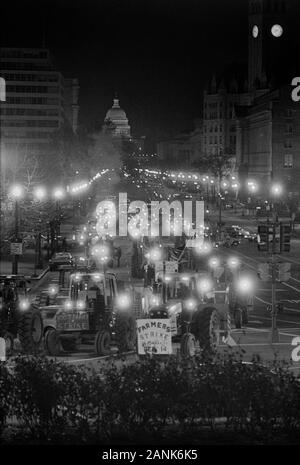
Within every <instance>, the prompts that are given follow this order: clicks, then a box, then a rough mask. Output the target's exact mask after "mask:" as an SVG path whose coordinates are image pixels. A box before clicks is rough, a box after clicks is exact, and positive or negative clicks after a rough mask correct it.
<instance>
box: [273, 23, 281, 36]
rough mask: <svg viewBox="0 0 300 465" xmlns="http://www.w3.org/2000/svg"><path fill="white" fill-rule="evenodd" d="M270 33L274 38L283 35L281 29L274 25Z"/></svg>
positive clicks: (278, 25)
mask: <svg viewBox="0 0 300 465" xmlns="http://www.w3.org/2000/svg"><path fill="white" fill-rule="evenodd" d="M271 33H272V35H273V36H274V37H280V36H281V35H282V33H283V29H282V27H281V26H280V24H274V26H272V28H271Z"/></svg>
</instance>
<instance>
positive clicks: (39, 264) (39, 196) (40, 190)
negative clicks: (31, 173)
mask: <svg viewBox="0 0 300 465" xmlns="http://www.w3.org/2000/svg"><path fill="white" fill-rule="evenodd" d="M33 196H34V199H35V200H36V202H38V203H40V202H43V201H45V200H46V196H47V192H46V189H45V188H44V187H43V186H39V187H36V188H35V189H34V192H33ZM41 226H42V225H41V219H39V224H38V226H37V233H36V245H35V252H36V256H35V275H36V274H37V273H36V270H37V269H38V268H43V258H42V249H41V236H42V233H41V229H42V227H41Z"/></svg>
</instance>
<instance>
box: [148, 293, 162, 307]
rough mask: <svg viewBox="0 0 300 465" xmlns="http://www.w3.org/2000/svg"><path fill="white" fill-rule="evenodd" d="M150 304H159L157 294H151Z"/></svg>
mask: <svg viewBox="0 0 300 465" xmlns="http://www.w3.org/2000/svg"><path fill="white" fill-rule="evenodd" d="M150 304H151V305H152V306H155V305H159V304H160V297H159V296H158V295H153V296H152V297H151V299H150Z"/></svg>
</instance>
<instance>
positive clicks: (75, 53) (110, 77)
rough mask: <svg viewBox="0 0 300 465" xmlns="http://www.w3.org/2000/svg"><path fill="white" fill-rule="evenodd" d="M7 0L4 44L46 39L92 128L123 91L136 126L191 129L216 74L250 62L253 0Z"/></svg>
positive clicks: (154, 130) (145, 130)
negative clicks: (72, 80) (74, 80)
mask: <svg viewBox="0 0 300 465" xmlns="http://www.w3.org/2000/svg"><path fill="white" fill-rule="evenodd" d="M292 1H293V2H294V3H295V5H296V4H297V0H292ZM4 3H5V5H2V11H1V36H2V37H1V43H2V44H3V45H4V46H15V47H41V46H42V45H43V40H44V39H45V41H46V47H47V48H49V49H50V51H51V52H52V54H53V57H54V58H55V64H56V66H57V68H58V69H60V70H61V71H62V72H63V73H64V75H65V76H67V77H78V78H79V81H80V87H81V89H80V107H81V111H80V121H81V124H82V125H84V126H87V127H91V126H93V125H94V124H95V121H96V120H98V121H102V120H103V119H104V117H105V113H106V111H107V110H108V108H109V107H110V106H111V104H112V98H113V95H114V92H115V91H117V93H118V96H119V98H120V104H121V106H122V107H123V108H124V109H125V111H126V113H127V117H128V118H129V122H130V124H131V127H132V132H133V134H134V135H143V134H145V135H147V136H153V137H158V138H163V137H166V136H168V135H171V134H174V133H176V132H177V131H182V130H185V129H190V128H192V127H193V123H192V122H193V119H194V118H196V117H199V116H201V109H202V94H203V87H204V86H205V84H206V82H207V80H208V79H209V78H210V76H211V73H212V72H216V73H217V74H218V73H221V72H222V70H223V69H224V68H226V66H228V65H230V64H231V63H234V62H241V63H244V65H246V63H247V39H248V38H247V11H248V1H247V0H149V1H148V0H118V1H117V0H59V1H58V0H52V1H42V0H36V1H29V0H23V1H22V2H21V1H15V0H11V1H8V2H4ZM298 3H300V2H298ZM299 19H300V18H299V15H298V16H297V15H296V16H295V15H294V17H293V21H294V23H295V27H296V26H298V21H299ZM298 42H299V37H298ZM298 50H300V48H298ZM295 59H297V55H295Z"/></svg>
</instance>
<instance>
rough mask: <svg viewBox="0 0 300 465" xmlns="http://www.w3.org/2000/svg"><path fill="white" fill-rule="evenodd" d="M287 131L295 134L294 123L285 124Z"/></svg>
mask: <svg viewBox="0 0 300 465" xmlns="http://www.w3.org/2000/svg"><path fill="white" fill-rule="evenodd" d="M285 132H286V133H287V134H293V125H292V124H286V125H285Z"/></svg>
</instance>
